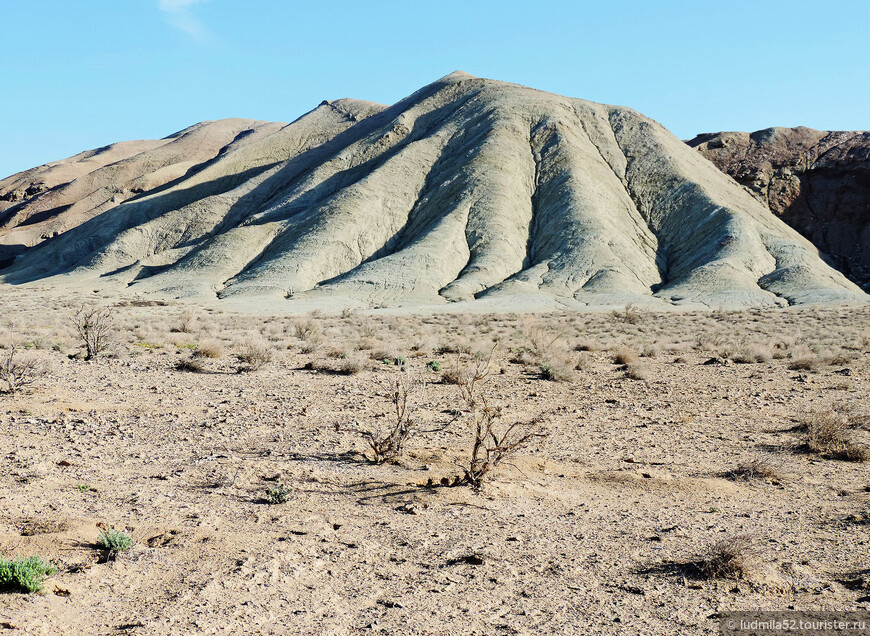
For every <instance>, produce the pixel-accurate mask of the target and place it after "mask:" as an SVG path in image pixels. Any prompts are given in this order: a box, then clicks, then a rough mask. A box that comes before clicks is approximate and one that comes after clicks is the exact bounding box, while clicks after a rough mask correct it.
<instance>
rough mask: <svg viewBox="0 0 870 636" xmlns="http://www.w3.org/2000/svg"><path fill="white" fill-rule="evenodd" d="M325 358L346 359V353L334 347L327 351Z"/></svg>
mask: <svg viewBox="0 0 870 636" xmlns="http://www.w3.org/2000/svg"><path fill="white" fill-rule="evenodd" d="M326 357H327V358H333V359H339V358H346V357H347V351H345V350H344V349H340V348H338V347H336V348H334V349H330V350H329V351H327V352H326Z"/></svg>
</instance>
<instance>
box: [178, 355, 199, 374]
mask: <svg viewBox="0 0 870 636" xmlns="http://www.w3.org/2000/svg"><path fill="white" fill-rule="evenodd" d="M175 368H176V370H178V371H189V372H190V373H202V372H203V371H205V366H204V365H203V364H202V362H200V359H199V358H197V357H196V354H195V353H194V355H193V356H191V357H190V358H185V359H184V360H179V361H178V363H177V364H176V365H175Z"/></svg>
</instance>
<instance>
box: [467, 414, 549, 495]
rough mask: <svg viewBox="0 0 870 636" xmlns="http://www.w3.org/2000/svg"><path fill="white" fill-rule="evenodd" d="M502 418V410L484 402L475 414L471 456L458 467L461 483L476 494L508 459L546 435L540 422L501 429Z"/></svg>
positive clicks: (520, 423)
mask: <svg viewBox="0 0 870 636" xmlns="http://www.w3.org/2000/svg"><path fill="white" fill-rule="evenodd" d="M501 417H502V409H501V407H497V408H493V407H490V406H488V405H487V404H486V403H485V400H484V401H482V402H481V404H480V406H479V407H477V408H475V409H473V410H472V427H471V430H472V443H471V452H470V454H469V457H468V459H467V460H466V461H465V462H464V463H462V464H460V465H459V467H460V468H461V469H462V472H463V476H462V482H463V483H465V484H466V485H468V486H471V487H472V488H474V489H475V490H476V489H479V488H480V487H481V486H482V485H483V482H484V480H485V479H486V478H487V477H488V476H489V475H490V474H491V473H492V471H493V470H494V469H495V468H496V467H497V466H498V465H499V464H501V463H502V462H503V461H504V460H505V459H507V458H509V457H511V456H513V455H515V454H516V453H517V451H519V450H520V449H521V448H524V447H526V446H528V445H529V444H531V443H532V441H534V440H535V439H536V438H541V437H546V435H547V433H546V432H544V431H541V430H539V429H538V427H539V425H540V421H539V420H532V421H531V422H525V423H524V422H514V423H513V424H509V425H507V426H504V427H502V426H499V424H498V422H499V420H500V419H501Z"/></svg>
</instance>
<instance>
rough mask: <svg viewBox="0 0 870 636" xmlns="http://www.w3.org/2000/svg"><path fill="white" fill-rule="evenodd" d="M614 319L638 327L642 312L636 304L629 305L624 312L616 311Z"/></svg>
mask: <svg viewBox="0 0 870 636" xmlns="http://www.w3.org/2000/svg"><path fill="white" fill-rule="evenodd" d="M613 317H614V318H616V319H617V320H621V321H622V322H624V323H626V324H629V325H636V324H638V323H639V322H640V321H641V313H640V310H639V309H638V308H637V306H636V305H635V304H634V303H628V304H627V305H626V306H625V307H624V308H623V309H622V311H618V310H617V311H614V312H613Z"/></svg>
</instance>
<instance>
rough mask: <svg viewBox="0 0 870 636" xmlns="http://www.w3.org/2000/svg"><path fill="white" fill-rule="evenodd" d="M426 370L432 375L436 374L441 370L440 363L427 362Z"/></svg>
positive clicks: (434, 361) (435, 361)
mask: <svg viewBox="0 0 870 636" xmlns="http://www.w3.org/2000/svg"><path fill="white" fill-rule="evenodd" d="M426 368H427V369H429V370H430V371H432V372H433V373H438V372H439V371H440V370H441V363H440V362H438V360H429V362H427V363H426Z"/></svg>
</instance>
